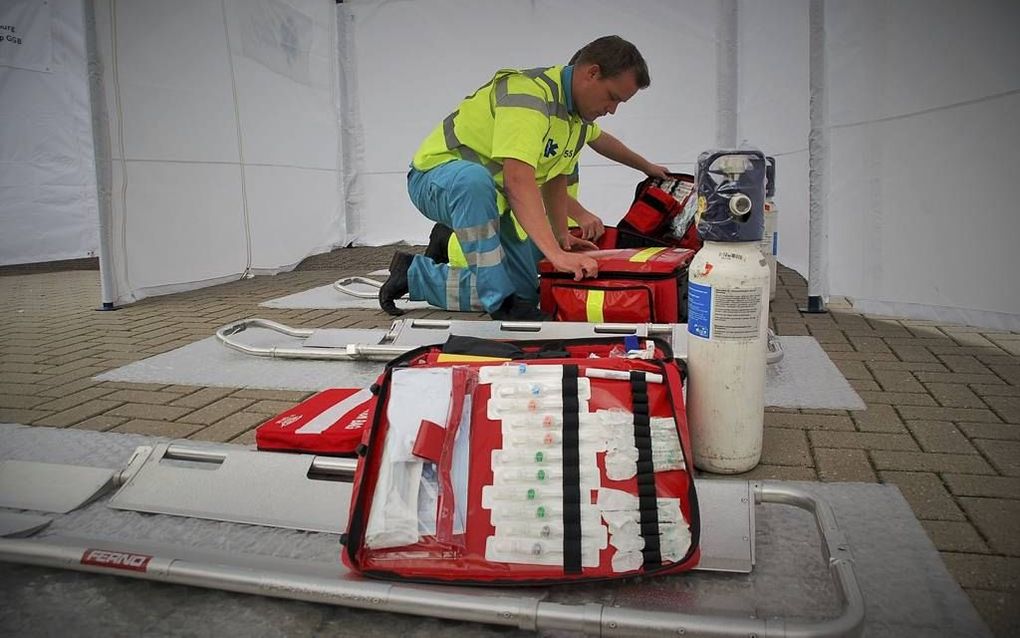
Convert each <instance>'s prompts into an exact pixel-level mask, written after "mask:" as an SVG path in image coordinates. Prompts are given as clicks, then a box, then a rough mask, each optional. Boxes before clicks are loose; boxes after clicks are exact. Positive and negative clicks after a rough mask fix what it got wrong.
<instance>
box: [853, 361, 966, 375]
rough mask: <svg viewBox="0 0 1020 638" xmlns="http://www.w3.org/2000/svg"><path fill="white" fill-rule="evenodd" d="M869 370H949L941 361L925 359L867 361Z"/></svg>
mask: <svg viewBox="0 0 1020 638" xmlns="http://www.w3.org/2000/svg"><path fill="white" fill-rule="evenodd" d="M866 365H867V367H868V368H869V369H870V370H905V371H907V372H949V368H947V367H946V366H944V365H942V364H941V363H937V362H936V363H930V362H927V361H868V362H867V363H866Z"/></svg>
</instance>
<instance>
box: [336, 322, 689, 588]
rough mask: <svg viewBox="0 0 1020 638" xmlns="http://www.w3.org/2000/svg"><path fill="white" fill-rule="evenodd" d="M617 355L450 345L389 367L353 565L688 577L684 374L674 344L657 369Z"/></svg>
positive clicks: (581, 346) (538, 345)
mask: <svg viewBox="0 0 1020 638" xmlns="http://www.w3.org/2000/svg"><path fill="white" fill-rule="evenodd" d="M622 342H623V339H622V338H621V337H615V338H597V339H586V340H576V341H567V342H562V341H560V342H535V341H531V342H526V341H525V342H495V341H486V340H481V339H473V338H470V337H451V338H450V340H449V341H447V343H446V344H444V345H441V346H440V345H435V346H425V347H422V348H418V349H416V350H413V351H411V352H409V353H407V354H406V355H403V356H401V357H399V358H398V359H396V360H394V361H393V362H391V363H390V364H388V366H387V370H386V372H385V373H384V374H383V375H382V376H381V377H380V378H379V381H378V383H377V384H376V385H374V386H373V389H374V391H375V392H376V393H377V395H378V403H377V404H376V408H375V412H374V414H373V416H372V420H371V422H370V424H369V426H368V428H367V429H366V431H365V436H364V439H363V441H362V444H361V445H360V446H359V448H358V453H359V455H360V459H359V461H358V468H357V471H356V473H355V477H354V484H353V494H352V498H351V503H350V516H349V523H348V528H347V532H346V533H345V534H344V535H343V536H342V537H341V543H343V545H344V548H343V549H342V552H341V554H342V558H343V561H344V563H345V564H346V565H347V566H348V567H349V568H351V569H352V570H355V571H357V572H361V573H363V574H365V575H367V576H372V577H377V578H383V579H393V580H408V581H418V582H457V583H473V584H487V585H522V584H550V583H561V582H575V581H585V580H605V579H610V578H624V577H630V576H638V575H648V576H651V575H658V574H666V573H674V572H679V571H684V570H688V569H691V568H693V567H694V566H695V565H696V564H697V561H698V557H699V544H698V540H699V535H700V518H699V513H698V501H697V495H696V493H695V486H694V480H693V476H692V473H691V472H692V467H693V465H692V456H691V446H690V435H689V433H688V429H687V421H686V417H685V411H684V404H683V398H682V392H681V387H682V370H681V368H680V366H679V364H678V363H677V361H676V360H675V359H674V358H673V355H672V352H671V351H670V350H669V346H668V345H667V344H666V343H665V342H662V341H657V340H653V341H652V344H651V345H652V346H653V347H652V348H650V350H651V351H654V358H651V359H627V358H620V357H616V356H611V352H612V351H614V349H616V350H618V349H619V347H620V345H621V344H622ZM483 357H487V358H485V359H483Z"/></svg>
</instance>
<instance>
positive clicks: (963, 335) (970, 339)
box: [943, 329, 995, 348]
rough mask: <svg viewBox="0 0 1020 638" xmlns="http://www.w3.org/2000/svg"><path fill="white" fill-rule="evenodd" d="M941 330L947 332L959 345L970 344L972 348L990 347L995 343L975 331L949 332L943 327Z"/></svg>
mask: <svg viewBox="0 0 1020 638" xmlns="http://www.w3.org/2000/svg"><path fill="white" fill-rule="evenodd" d="M943 332H945V333H947V334H948V335H949V336H950V337H952V339H953V341H955V342H956V343H958V344H960V345H961V346H970V347H972V348H985V347H992V346H994V345H995V344H994V343H992V342H991V341H989V340H988V339H986V338H985V337H984V335H981V334H978V333H976V332H958V331H952V332H950V331H949V330H948V329H943Z"/></svg>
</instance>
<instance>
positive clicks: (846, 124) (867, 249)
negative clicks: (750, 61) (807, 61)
mask: <svg viewBox="0 0 1020 638" xmlns="http://www.w3.org/2000/svg"><path fill="white" fill-rule="evenodd" d="M1018 24H1020V3H1017V2H1014V1H1011V0H1001V1H994V0H984V1H980V2H968V3H966V4H960V3H959V2H954V1H952V0H938V1H931V0H898V1H897V2H885V1H883V0H852V1H850V0H847V1H840V2H834V1H830V2H826V3H825V30H826V32H825V39H826V55H827V57H828V63H827V66H828V71H827V74H826V90H827V91H828V104H829V124H830V132H829V141H830V148H829V165H828V169H827V170H828V175H829V177H828V183H829V192H828V197H827V210H826V215H827V217H828V252H829V291H830V292H831V294H835V295H844V296H848V297H851V298H852V299H853V302H854V306H855V307H856V308H858V309H860V310H863V311H866V312H872V313H880V314H890V315H895V316H912V317H920V318H928V319H939V320H944V321H954V322H962V323H967V324H971V325H977V326H986V327H992V328H1000V329H1010V330H1020V286H1018V285H1017V284H1016V281H1015V278H1016V273H1017V272H1020V251H1018V242H1020V215H1017V213H1016V202H1015V196H1014V191H1015V189H1016V184H1017V183H1020V162H1018V160H1017V157H1018V153H1017V149H1018V148H1020V125H1018V124H1017V114H1018V113H1020V40H1018V39H1017V38H1016V34H1015V30H1016V26H1017V25H1018ZM777 182H778V183H779V184H780V185H781V187H783V186H782V185H783V181H782V178H780V179H778V180H777Z"/></svg>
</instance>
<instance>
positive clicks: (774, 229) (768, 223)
mask: <svg viewBox="0 0 1020 638" xmlns="http://www.w3.org/2000/svg"><path fill="white" fill-rule="evenodd" d="M764 217H765V233H764V234H763V235H762V238H761V252H762V254H763V255H765V261H766V262H767V263H768V265H769V301H772V300H773V299H775V298H776V253H777V252H778V249H779V209H778V208H777V207H776V203H775V202H774V201H772V200H771V199H766V200H765V215H764Z"/></svg>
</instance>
